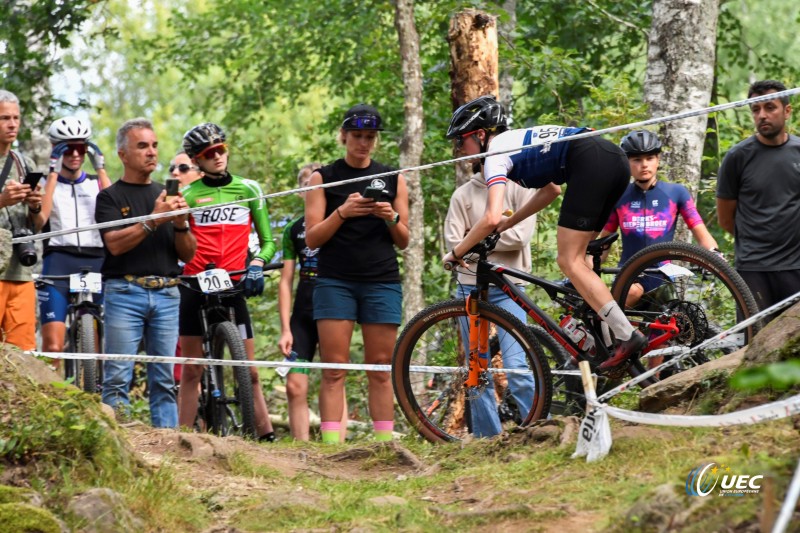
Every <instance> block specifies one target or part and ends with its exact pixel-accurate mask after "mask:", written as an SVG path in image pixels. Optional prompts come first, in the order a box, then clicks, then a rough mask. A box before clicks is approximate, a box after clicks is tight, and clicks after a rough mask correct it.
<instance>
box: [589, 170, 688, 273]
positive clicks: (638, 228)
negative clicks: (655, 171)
mask: <svg viewBox="0 0 800 533" xmlns="http://www.w3.org/2000/svg"><path fill="white" fill-rule="evenodd" d="M679 213H680V215H681V216H682V217H683V220H684V222H686V226H687V227H688V228H689V229H692V228H694V227H695V226H697V225H699V224H703V219H702V218H701V217H700V214H699V213H698V212H697V207H696V206H695V204H694V200H692V196H691V195H690V194H689V191H688V190H687V189H686V187H684V186H683V185H681V184H679V183H669V182H662V181H657V182H656V184H655V185H654V186H653V187H652V188H651V189H649V190H646V191H643V190H642V189H640V188H639V187H637V186H636V184H634V183H631V184H630V185H628V188H627V189H626V190H625V193H624V194H623V195H622V197H621V198H620V199H619V201H618V202H617V205H616V206H614V211H612V212H611V216H610V217H609V218H608V222H606V225H605V226H604V227H603V231H607V232H610V233H613V232H615V231H617V228H619V229H620V231H621V233H622V256H621V257H620V264H622V263H624V262H625V261H627V260H628V259H629V258H630V257H631V256H632V255H633V254H635V253H636V252H638V251H639V250H641V249H642V248H644V247H645V246H649V245H651V244H656V243H659V242H666V241H671V240H673V239H674V237H675V226H676V224H677V222H678V214H679Z"/></svg>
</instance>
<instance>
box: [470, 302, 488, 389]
mask: <svg viewBox="0 0 800 533" xmlns="http://www.w3.org/2000/svg"><path fill="white" fill-rule="evenodd" d="M475 296H476V295H475V294H474V293H473V294H470V295H469V296H468V297H467V317H468V321H469V373H468V374H467V381H466V382H465V385H466V386H467V387H477V386H478V384H479V382H480V381H479V378H480V375H481V373H482V372H484V371H486V369H488V368H489V322H487V321H486V320H482V319H481V317H480V315H479V313H478V300H477V299H476V298H475Z"/></svg>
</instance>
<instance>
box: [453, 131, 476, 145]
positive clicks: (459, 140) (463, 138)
mask: <svg viewBox="0 0 800 533" xmlns="http://www.w3.org/2000/svg"><path fill="white" fill-rule="evenodd" d="M478 131H479V130H475V131H470V132H468V133H465V134H464V135H461V136H460V137H456V150H461V148H462V147H463V146H464V143H465V142H466V141H467V139H469V138H470V137H472V136H473V135H475V134H476V133H478Z"/></svg>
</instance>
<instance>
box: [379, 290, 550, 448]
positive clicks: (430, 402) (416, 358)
mask: <svg viewBox="0 0 800 533" xmlns="http://www.w3.org/2000/svg"><path fill="white" fill-rule="evenodd" d="M478 312H479V314H480V317H481V319H482V320H486V321H488V323H489V335H490V352H492V353H491V355H492V356H493V357H492V363H491V366H493V367H495V368H496V367H498V366H502V364H503V362H504V361H505V362H509V361H512V362H513V363H512V364H509V371H508V372H492V373H489V374H488V375H487V376H486V379H485V383H484V387H483V390H477V391H476V390H474V389H475V388H469V387H467V386H466V385H465V380H466V377H467V373H468V365H467V362H466V360H467V356H466V353H467V352H466V350H465V346H464V344H465V342H464V341H465V338H466V337H467V333H466V331H467V326H466V325H467V313H466V308H465V302H464V300H458V299H456V300H448V301H445V302H441V303H438V304H435V305H432V306H430V307H428V308H426V309H424V310H422V311H420V312H419V313H418V314H417V316H415V317H414V318H413V319H412V320H411V321H410V322H409V323H408V325H407V326H406V327H405V329H404V330H403V332H402V333H401V334H400V337H399V338H398V340H397V343H396V345H395V350H394V355H393V358H392V383H393V386H394V391H395V396H396V397H397V401H398V404H399V406H400V409H401V410H402V411H403V414H404V415H405V417H406V419H407V420H408V421H409V423H410V424H411V425H412V426H413V427H414V428H415V429H416V430H417V431H418V432H419V433H420V435H422V436H423V437H424V438H425V439H427V440H429V441H431V442H448V441H455V440H459V439H462V438H464V437H465V436H467V434H468V433H469V432H470V421H469V415H468V413H467V411H468V410H470V409H475V408H476V403H475V401H481V400H480V399H479V394H480V393H482V392H485V393H486V394H489V395H490V396H489V400H488V401H489V402H491V405H493V406H494V408H495V410H496V411H498V415H497V416H498V419H499V420H500V422H501V423H502V424H503V427H504V428H505V427H508V426H515V425H517V424H520V425H525V424H529V423H531V422H533V421H535V420H538V419H540V418H543V417H545V416H547V414H548V413H549V411H550V399H551V395H552V389H551V387H552V381H551V376H550V367H549V363H548V361H547V359H546V357H545V355H544V354H543V352H542V348H541V346H540V345H539V342H538V341H537V340H536V337H535V336H534V335H533V333H532V332H531V330H530V329H528V327H527V326H525V325H524V324H523V323H522V322H520V321H519V320H518V319H517V318H516V317H514V316H513V315H512V314H511V313H509V312H508V311H505V310H504V309H501V308H499V307H497V306H495V305H492V304H489V303H486V302H479V304H478ZM467 343H468V341H467ZM501 346H505V347H506V351H507V352H508V353H501ZM415 367H424V368H415ZM490 380H491V383H490V382H489V381H490ZM486 388H489V390H488V391H486V390H485V389H486ZM506 391H509V394H507V393H506ZM509 396H510V397H511V398H514V399H516V400H512V401H513V407H512V408H510V409H505V408H504V403H506V401H505V400H506V399H508V398H509ZM485 398H486V396H484V399H485ZM526 404H529V405H526ZM515 410H516V412H515ZM504 411H505V412H506V413H510V415H509V416H503V413H504Z"/></svg>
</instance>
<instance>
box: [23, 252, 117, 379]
mask: <svg viewBox="0 0 800 533" xmlns="http://www.w3.org/2000/svg"><path fill="white" fill-rule="evenodd" d="M65 282H68V285H67V286H68V287H69V306H68V307H67V316H66V320H65V324H66V326H67V332H66V335H65V338H64V351H65V352H67V353H87V354H94V353H98V350H99V349H102V346H103V306H102V305H99V304H96V303H94V301H93V299H92V294H100V293H101V292H102V290H103V289H102V277H101V276H100V274H99V273H97V272H90V269H89V267H84V268H81V271H80V272H79V273H77V274H66V275H57V276H51V275H42V274H39V275H38V276H36V279H35V280H34V284H35V286H36V288H37V289H38V288H41V287H42V286H43V285H51V286H53V287H63V286H64V284H65ZM61 368H62V369H63V370H62V371H63V375H64V379H65V380H68V381H72V382H73V383H74V384H75V386H77V387H80V388H81V389H83V390H84V391H86V392H91V393H97V392H100V386H101V384H102V383H103V365H102V363H101V362H100V361H96V360H86V359H80V360H76V359H64V361H63V364H62V365H61Z"/></svg>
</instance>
